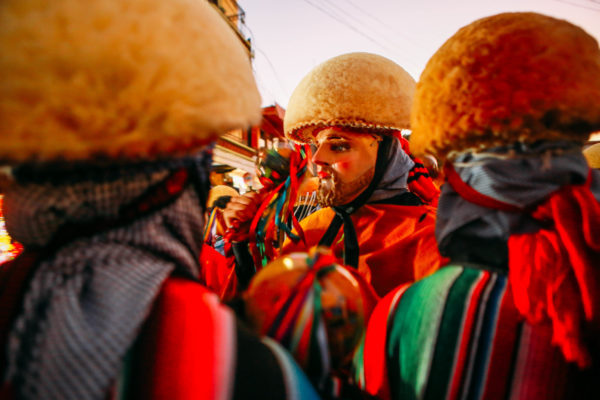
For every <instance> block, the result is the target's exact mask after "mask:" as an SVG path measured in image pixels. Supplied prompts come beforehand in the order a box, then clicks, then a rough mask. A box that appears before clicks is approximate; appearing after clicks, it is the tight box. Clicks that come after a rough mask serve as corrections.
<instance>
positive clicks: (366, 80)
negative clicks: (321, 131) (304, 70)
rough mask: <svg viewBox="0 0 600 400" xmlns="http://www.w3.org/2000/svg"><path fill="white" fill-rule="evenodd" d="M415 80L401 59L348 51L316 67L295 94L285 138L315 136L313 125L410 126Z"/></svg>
mask: <svg viewBox="0 0 600 400" xmlns="http://www.w3.org/2000/svg"><path fill="white" fill-rule="evenodd" d="M414 91H415V80H414V79H413V78H412V77H411V76H410V75H409V74H408V73H407V72H406V71H405V70H404V69H403V68H402V67H400V66H399V65H398V64H396V63H394V62H393V61H391V60H388V59H387V58H385V57H382V56H379V55H375V54H369V53H350V54H344V55H341V56H338V57H334V58H332V59H330V60H327V61H325V62H324V63H322V64H320V65H318V66H317V67H315V68H314V69H313V70H312V71H311V72H309V73H308V75H306V76H305V77H304V79H302V81H301V82H300V84H298V86H297V87H296V89H295V90H294V93H292V96H291V98H290V101H289V103H288V108H287V110H286V113H285V119H284V130H285V134H286V135H287V137H289V138H290V139H292V140H295V141H299V142H310V141H312V140H313V136H314V131H315V128H319V127H324V126H340V127H349V128H354V129H364V130H367V131H387V130H400V129H405V128H408V127H409V116H410V106H411V103H412V98H413V94H414Z"/></svg>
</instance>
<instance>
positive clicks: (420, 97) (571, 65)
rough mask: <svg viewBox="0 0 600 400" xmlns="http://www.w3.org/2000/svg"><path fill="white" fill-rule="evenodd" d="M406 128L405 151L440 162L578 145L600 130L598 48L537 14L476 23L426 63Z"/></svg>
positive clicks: (568, 25)
mask: <svg viewBox="0 0 600 400" xmlns="http://www.w3.org/2000/svg"><path fill="white" fill-rule="evenodd" d="M411 128H412V135H411V150H412V151H413V152H414V153H416V154H418V153H421V154H422V153H431V154H434V155H436V156H438V157H439V158H440V159H444V158H446V157H448V155H449V153H451V152H453V151H458V152H461V151H465V150H472V151H477V150H480V149H483V148H490V147H494V146H500V145H506V144H509V143H515V142H524V143H532V142H535V141H537V140H541V139H546V140H557V139H566V140H572V141H577V142H581V143H583V142H584V141H585V140H586V139H587V138H588V136H589V134H590V133H591V132H593V131H594V130H597V129H598V128H600V50H599V48H598V43H597V42H596V40H595V39H594V38H593V37H591V36H590V35H588V34H587V33H586V32H584V31H583V30H582V29H581V28H579V27H577V26H575V25H573V24H571V23H569V22H567V21H564V20H559V19H555V18H551V17H547V16H544V15H540V14H535V13H505V14H499V15H495V16H492V17H487V18H483V19H480V20H478V21H475V22H473V23H471V24H470V25H468V26H466V27H464V28H462V29H460V30H459V31H458V32H457V33H456V34H455V35H454V36H452V37H451V38H450V39H448V41H446V43H444V44H443V45H442V47H441V48H440V49H439V50H438V51H437V52H436V53H435V54H434V55H433V57H432V58H431V59H430V60H429V62H428V63H427V66H426V67H425V70H424V71H423V73H422V75H421V78H420V80H419V82H418V84H417V90H416V93H415V100H414V103H413V110H412V113H411ZM450 158H451V157H450Z"/></svg>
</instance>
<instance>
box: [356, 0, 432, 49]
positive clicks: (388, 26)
mask: <svg viewBox="0 0 600 400" xmlns="http://www.w3.org/2000/svg"><path fill="white" fill-rule="evenodd" d="M345 2H346V3H348V4H350V5H351V6H352V7H354V8H355V9H356V10H358V11H359V12H361V13H362V14H364V15H366V16H368V17H370V18H371V19H372V20H373V21H375V22H377V23H378V24H379V25H381V26H383V27H385V28H387V29H388V30H389V31H390V32H392V33H394V34H397V35H400V36H403V37H404V38H405V39H406V40H407V42H408V43H410V44H412V45H413V46H415V47H416V48H418V49H421V48H422V47H423V46H422V45H421V44H420V43H417V42H416V40H415V39H414V37H410V36H409V35H407V34H405V33H404V32H400V31H397V30H396V29H395V28H394V27H393V26H391V25H389V24H387V23H386V22H384V21H382V20H381V19H379V18H378V17H377V16H375V15H373V14H371V13H370V12H368V11H366V10H365V9H363V8H361V7H359V6H358V5H356V3H354V2H353V1H351V0H345Z"/></svg>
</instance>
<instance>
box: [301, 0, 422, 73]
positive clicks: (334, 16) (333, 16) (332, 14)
mask: <svg viewBox="0 0 600 400" xmlns="http://www.w3.org/2000/svg"><path fill="white" fill-rule="evenodd" d="M304 1H305V2H306V3H308V4H309V5H311V6H312V7H314V8H316V9H318V10H319V11H321V12H322V13H324V14H325V15H327V16H328V17H329V18H331V19H334V20H336V21H337V22H339V23H340V24H342V25H344V26H345V27H346V28H348V29H350V30H352V31H354V32H355V33H357V34H358V35H360V36H362V37H364V38H365V39H367V40H369V41H370V42H372V43H374V44H375V45H377V46H378V47H380V48H382V49H383V50H385V51H387V52H390V53H393V54H396V55H398V53H397V52H396V49H394V48H392V47H390V46H388V45H386V44H384V43H381V42H380V41H378V40H377V39H376V38H374V37H373V36H371V35H369V34H367V33H365V32H363V31H362V30H360V29H358V28H357V27H356V26H354V25H353V24H352V23H349V22H348V21H347V20H346V19H344V18H343V17H341V16H340V15H339V14H337V13H336V12H335V11H332V10H331V9H326V8H324V7H322V5H323V4H328V3H325V2H324V3H321V5H317V4H315V3H313V2H312V1H311V0H304ZM401 58H402V57H401ZM407 64H410V65H411V67H413V68H415V65H414V64H412V63H411V62H410V61H408V62H407ZM415 69H416V68H415Z"/></svg>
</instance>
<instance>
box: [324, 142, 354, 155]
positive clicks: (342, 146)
mask: <svg viewBox="0 0 600 400" xmlns="http://www.w3.org/2000/svg"><path fill="white" fill-rule="evenodd" d="M329 150H331V151H332V152H334V153H342V152H344V151H348V150H350V144H349V143H347V142H339V143H331V144H329Z"/></svg>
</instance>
